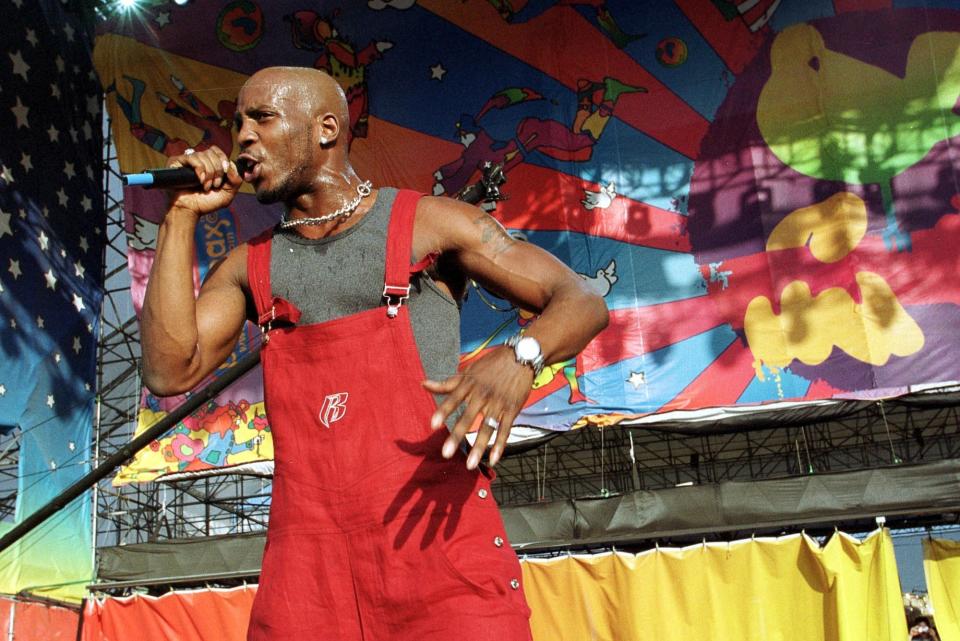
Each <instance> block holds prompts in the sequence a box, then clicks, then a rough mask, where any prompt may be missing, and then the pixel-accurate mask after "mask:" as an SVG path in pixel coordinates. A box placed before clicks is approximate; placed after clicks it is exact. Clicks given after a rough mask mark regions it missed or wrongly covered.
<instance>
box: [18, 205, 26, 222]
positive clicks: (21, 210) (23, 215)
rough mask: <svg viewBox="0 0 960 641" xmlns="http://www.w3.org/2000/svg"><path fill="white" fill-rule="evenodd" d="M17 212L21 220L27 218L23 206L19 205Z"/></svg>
mask: <svg viewBox="0 0 960 641" xmlns="http://www.w3.org/2000/svg"><path fill="white" fill-rule="evenodd" d="M17 213H18V214H20V218H22V219H23V220H26V219H27V212H26V210H25V209H24V208H23V207H21V208H20V209H18V210H17Z"/></svg>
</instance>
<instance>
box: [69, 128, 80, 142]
mask: <svg viewBox="0 0 960 641" xmlns="http://www.w3.org/2000/svg"><path fill="white" fill-rule="evenodd" d="M67 133H69V134H70V140H72V141H73V142H80V132H79V131H77V128H76V127H74V126H73V125H70V128H69V129H67Z"/></svg>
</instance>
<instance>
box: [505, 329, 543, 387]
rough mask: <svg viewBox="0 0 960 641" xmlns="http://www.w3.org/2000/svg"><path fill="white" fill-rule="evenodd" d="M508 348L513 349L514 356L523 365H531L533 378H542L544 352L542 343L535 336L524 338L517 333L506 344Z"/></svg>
mask: <svg viewBox="0 0 960 641" xmlns="http://www.w3.org/2000/svg"><path fill="white" fill-rule="evenodd" d="M504 344H505V345H506V346H507V347H512V348H513V355H514V357H515V358H516V359H517V362H518V363H520V364H521V365H529V366H530V367H531V368H533V376H534V377H537V376H540V372H542V371H543V365H544V362H543V352H542V351H541V350H540V342H539V341H538V340H537V339H535V338H534V337H533V336H524V335H523V334H520V333H517V334H514V335H513V336H511V337H510V338H508V339H507V342H506V343H504Z"/></svg>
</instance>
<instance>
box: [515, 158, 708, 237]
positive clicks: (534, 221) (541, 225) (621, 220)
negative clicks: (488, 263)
mask: <svg viewBox="0 0 960 641" xmlns="http://www.w3.org/2000/svg"><path fill="white" fill-rule="evenodd" d="M584 189H589V190H591V191H599V190H600V185H598V184H595V183H590V182H585V181H583V180H581V179H580V178H576V177H574V176H570V175H567V174H564V173H560V172H557V171H554V170H552V169H546V168H544V167H538V166H537V165H532V164H523V165H518V166H517V167H516V168H515V169H514V170H513V171H511V172H510V173H509V175H508V176H507V184H506V186H505V187H504V192H505V193H507V194H521V195H522V197H519V198H517V197H512V198H509V199H507V200H505V201H503V202H501V203H500V204H498V205H497V213H496V217H497V218H498V219H499V220H500V222H502V223H503V224H504V226H506V227H510V228H513V229H526V230H531V231H562V230H569V231H572V232H578V233H581V234H587V235H589V236H600V237H603V238H610V239H612V240H619V241H622V242H625V243H630V244H631V245H640V246H643V247H651V248H654V249H665V250H668V251H676V252H689V251H690V240H689V238H688V237H687V235H686V225H687V219H686V216H683V215H682V214H678V213H675V212H672V211H667V210H665V209H660V208H659V207H654V206H653V205H648V204H646V203H643V202H639V201H636V200H633V199H631V198H626V197H624V196H618V197H617V198H616V199H615V200H614V201H613V203H612V204H611V205H610V206H609V207H607V208H605V209H591V210H588V209H586V208H585V207H584V206H583V204H582V202H581V201H583V199H584Z"/></svg>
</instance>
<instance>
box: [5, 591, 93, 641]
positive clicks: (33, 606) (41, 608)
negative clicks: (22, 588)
mask: <svg viewBox="0 0 960 641" xmlns="http://www.w3.org/2000/svg"><path fill="white" fill-rule="evenodd" d="M11 614H12V615H13V638H14V639H15V641H75V640H76V638H77V626H78V625H79V624H80V613H79V612H77V611H76V610H71V609H70V608H62V607H58V606H54V605H46V604H44V603H34V602H32V601H19V600H15V599H0V637H2V638H5V639H6V638H9V637H8V633H9V630H10V616H11Z"/></svg>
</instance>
